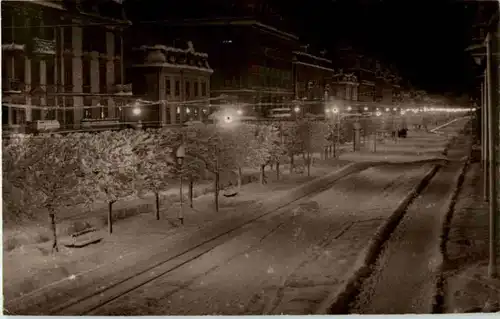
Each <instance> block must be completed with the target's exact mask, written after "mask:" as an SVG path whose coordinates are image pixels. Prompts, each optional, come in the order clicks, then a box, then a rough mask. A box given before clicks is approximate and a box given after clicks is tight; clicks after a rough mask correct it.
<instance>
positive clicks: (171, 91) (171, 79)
mask: <svg viewBox="0 0 500 319" xmlns="http://www.w3.org/2000/svg"><path fill="white" fill-rule="evenodd" d="M135 51H136V56H135V61H134V64H133V65H132V68H133V70H132V71H131V74H133V76H132V78H133V80H132V81H133V82H132V85H133V92H134V96H141V97H144V98H146V99H147V100H149V101H153V102H154V101H158V103H157V104H155V105H153V106H150V107H147V108H145V109H144V110H143V111H144V112H143V113H141V116H140V117H139V118H140V120H141V121H144V122H146V123H151V124H160V125H167V124H180V123H184V122H186V121H189V120H204V119H206V117H207V116H208V114H207V113H208V105H209V101H208V99H209V97H210V76H211V75H212V73H213V70H212V68H211V67H210V65H209V63H208V54H206V53H202V52H197V51H195V49H194V46H193V43H192V42H188V43H187V45H186V48H185V49H183V48H174V47H168V46H165V45H153V46H141V47H139V48H136V50H135ZM179 102H186V103H185V104H180V103H179ZM192 102H195V103H192Z"/></svg>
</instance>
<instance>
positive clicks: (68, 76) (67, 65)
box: [64, 57, 73, 92]
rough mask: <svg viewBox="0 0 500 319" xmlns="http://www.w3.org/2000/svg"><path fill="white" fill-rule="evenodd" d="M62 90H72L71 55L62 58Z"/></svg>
mask: <svg viewBox="0 0 500 319" xmlns="http://www.w3.org/2000/svg"><path fill="white" fill-rule="evenodd" d="M64 91H65V92H72V91H73V61H72V59H71V57H65V58H64Z"/></svg>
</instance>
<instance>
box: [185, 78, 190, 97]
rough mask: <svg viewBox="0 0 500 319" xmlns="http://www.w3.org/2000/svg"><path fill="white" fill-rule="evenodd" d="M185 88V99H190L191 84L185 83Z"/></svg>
mask: <svg viewBox="0 0 500 319" xmlns="http://www.w3.org/2000/svg"><path fill="white" fill-rule="evenodd" d="M185 86H186V98H190V97H191V82H189V81H186V82H185Z"/></svg>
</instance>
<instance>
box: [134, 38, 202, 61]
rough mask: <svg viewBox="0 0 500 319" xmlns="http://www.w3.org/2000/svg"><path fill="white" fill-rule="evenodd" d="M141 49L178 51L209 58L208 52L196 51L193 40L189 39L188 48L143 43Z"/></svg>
mask: <svg viewBox="0 0 500 319" xmlns="http://www.w3.org/2000/svg"><path fill="white" fill-rule="evenodd" d="M139 50H142V51H147V50H161V51H164V52H176V53H191V54H192V55H194V56H199V57H201V58H208V54H207V53H204V52H196V51H195V50H194V47H193V44H192V42H191V41H188V48H187V49H180V48H174V47H169V46H166V45H162V44H155V45H152V46H148V45H142V46H140V47H139Z"/></svg>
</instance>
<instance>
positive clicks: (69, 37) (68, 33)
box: [63, 27, 73, 50]
mask: <svg viewBox="0 0 500 319" xmlns="http://www.w3.org/2000/svg"><path fill="white" fill-rule="evenodd" d="M63 32H64V49H65V50H71V48H72V46H73V29H72V27H64V29H63Z"/></svg>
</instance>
